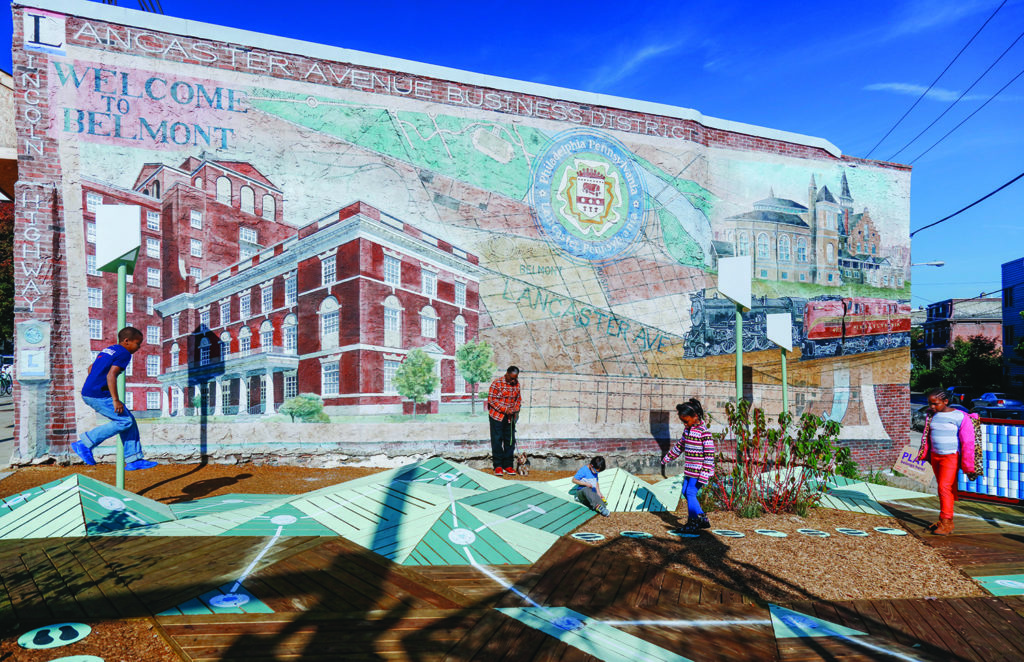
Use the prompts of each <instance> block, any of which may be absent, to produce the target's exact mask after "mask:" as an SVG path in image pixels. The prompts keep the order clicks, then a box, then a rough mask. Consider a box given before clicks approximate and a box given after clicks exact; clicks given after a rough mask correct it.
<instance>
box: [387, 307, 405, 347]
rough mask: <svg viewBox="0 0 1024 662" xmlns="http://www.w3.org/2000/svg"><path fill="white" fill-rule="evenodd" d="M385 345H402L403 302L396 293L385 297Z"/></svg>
mask: <svg viewBox="0 0 1024 662" xmlns="http://www.w3.org/2000/svg"><path fill="white" fill-rule="evenodd" d="M384 345H385V346H387V347H401V346H402V304H401V303H400V302H399V301H398V297H396V296H394V295H391V296H389V297H388V298H386V299H384Z"/></svg>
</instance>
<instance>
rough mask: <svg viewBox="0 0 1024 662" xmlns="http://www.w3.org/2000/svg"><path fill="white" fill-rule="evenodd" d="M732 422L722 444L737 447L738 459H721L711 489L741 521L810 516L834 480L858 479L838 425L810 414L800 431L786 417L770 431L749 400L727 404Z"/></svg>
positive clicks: (802, 419) (719, 436)
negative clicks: (800, 514)
mask: <svg viewBox="0 0 1024 662" xmlns="http://www.w3.org/2000/svg"><path fill="white" fill-rule="evenodd" d="M726 419H727V428H726V432H724V433H718V434H717V435H715V439H716V443H718V444H719V445H720V444H721V443H722V442H723V441H725V440H726V439H729V440H733V441H735V443H736V456H735V457H734V458H720V461H719V464H718V469H717V471H716V473H715V475H714V476H713V477H712V479H711V482H710V484H709V485H708V487H709V491H712V492H714V493H715V494H716V496H717V499H718V501H719V502H720V503H721V504H722V507H723V508H725V509H726V510H733V511H735V512H736V513H737V514H739V515H740V516H741V517H753V516H758V514H759V513H762V512H767V513H792V512H798V510H800V511H803V512H807V510H808V509H809V508H810V507H812V506H813V505H814V504H815V503H816V502H817V501H818V499H820V498H821V491H820V489H819V487H821V486H823V485H824V483H825V482H826V481H827V480H828V479H829V478H830V477H832V476H835V475H836V474H839V475H844V476H846V475H851V474H852V476H853V477H856V476H857V475H858V474H857V465H856V463H855V462H854V461H853V459H852V458H851V456H850V450H849V449H848V448H845V447H839V446H837V443H836V442H837V441H838V439H839V431H840V429H841V428H840V426H839V423H837V422H835V421H831V420H828V419H826V418H823V417H821V416H815V415H813V414H807V413H805V414H803V415H802V416H801V417H800V421H799V423H798V425H797V426H795V427H794V426H793V417H792V416H791V415H790V414H788V413H786V412H783V413H782V414H780V415H779V418H778V424H777V425H769V423H768V420H767V418H766V416H765V413H764V411H763V410H762V409H759V408H753V409H752V408H751V406H750V403H749V402H747V401H745V400H743V401H740V403H739V406H734V405H733V404H731V403H729V404H727V405H726ZM726 466H729V467H731V469H728V470H726V469H725V467H726ZM755 513H758V514H755Z"/></svg>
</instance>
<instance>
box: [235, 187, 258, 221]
mask: <svg viewBox="0 0 1024 662" xmlns="http://www.w3.org/2000/svg"><path fill="white" fill-rule="evenodd" d="M238 202H239V204H240V205H241V208H242V211H244V212H247V213H249V214H255V213H256V193H255V191H253V190H252V187H250V186H243V187H242V188H240V189H238Z"/></svg>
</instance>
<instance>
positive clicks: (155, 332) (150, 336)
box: [146, 324, 160, 345]
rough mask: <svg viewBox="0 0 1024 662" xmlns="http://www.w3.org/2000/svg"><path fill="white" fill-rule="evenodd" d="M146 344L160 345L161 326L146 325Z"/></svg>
mask: <svg viewBox="0 0 1024 662" xmlns="http://www.w3.org/2000/svg"><path fill="white" fill-rule="evenodd" d="M146 344H147V345H159V344H160V327H159V326H158V325H156V324H150V325H149V326H147V327H146Z"/></svg>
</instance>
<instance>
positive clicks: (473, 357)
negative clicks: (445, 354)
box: [455, 340, 498, 414]
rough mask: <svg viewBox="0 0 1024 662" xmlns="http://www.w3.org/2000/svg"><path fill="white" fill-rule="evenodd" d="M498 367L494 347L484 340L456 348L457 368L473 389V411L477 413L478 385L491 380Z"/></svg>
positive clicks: (471, 400)
mask: <svg viewBox="0 0 1024 662" xmlns="http://www.w3.org/2000/svg"><path fill="white" fill-rule="evenodd" d="M497 367H498V366H497V364H496V363H495V362H494V349H493V348H492V347H491V346H490V345H489V344H488V343H487V342H485V341H483V340H480V341H477V342H468V343H466V344H465V345H463V346H462V347H459V348H458V349H457V350H455V368H456V370H458V371H459V372H460V373H461V374H462V378H463V379H465V380H466V383H467V384H469V387H470V389H471V390H472V391H473V395H472V398H471V399H470V402H471V403H472V404H471V405H470V407H471V411H472V413H474V414H475V413H476V385H477V384H482V383H486V382H489V381H490V380H491V377H492V376H494V371H495V369H496V368H497Z"/></svg>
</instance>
